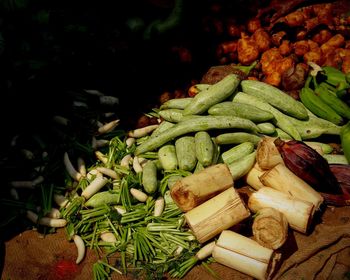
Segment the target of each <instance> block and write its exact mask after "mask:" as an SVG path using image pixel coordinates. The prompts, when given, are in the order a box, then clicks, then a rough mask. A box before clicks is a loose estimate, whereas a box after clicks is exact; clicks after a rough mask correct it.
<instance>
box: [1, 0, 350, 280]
mask: <svg viewBox="0 0 350 280" xmlns="http://www.w3.org/2000/svg"><path fill="white" fill-rule="evenodd" d="M292 2H293V1H292ZM295 2H296V1H295ZM263 12H264V11H263V10H261V11H259V13H260V16H261V13H263ZM279 12H282V11H279ZM332 13H333V6H332V4H317V5H311V6H309V7H304V8H302V9H297V10H296V11H294V12H293V13H291V14H288V13H287V12H286V14H285V15H283V16H281V18H279V19H278V20H274V21H272V19H271V25H269V26H265V27H262V24H263V22H262V21H260V20H261V19H259V18H258V17H257V18H255V19H252V20H251V21H250V22H249V23H248V32H249V33H250V34H251V35H249V34H248V35H247V34H243V33H241V38H240V39H238V40H237V42H231V43H230V44H229V46H230V47H232V49H231V50H230V51H229V52H227V53H225V55H227V54H229V55H230V56H227V57H231V59H232V58H235V59H236V58H237V59H238V61H239V63H240V64H239V65H238V64H236V63H235V64H233V65H226V67H225V68H222V65H218V66H213V67H212V68H210V69H208V72H207V73H205V74H204V75H203V78H202V80H201V81H198V82H196V83H193V84H192V85H191V86H190V87H189V88H188V93H187V95H185V96H183V95H182V96H178V98H170V97H169V96H168V98H166V100H163V101H164V102H162V103H161V104H159V106H157V107H155V108H153V110H152V111H150V112H145V116H144V117H145V118H143V120H146V121H145V122H144V123H143V125H138V126H137V127H125V126H123V120H122V119H118V118H115V115H114V114H113V113H110V112H108V113H105V114H104V118H101V119H103V120H104V121H103V122H102V121H100V120H101V119H100V120H99V119H94V114H93V113H91V114H90V115H88V116H87V117H86V118H81V117H77V119H78V121H79V123H81V121H83V122H89V124H86V126H87V127H88V131H89V134H88V136H86V135H84V136H83V138H80V137H79V135H78V134H76V133H74V132H72V131H74V129H75V128H76V127H74V124H72V120H70V119H68V118H65V117H63V116H59V115H57V116H55V118H54V121H55V123H56V124H57V125H58V126H60V129H58V130H56V131H55V133H56V135H57V137H59V138H60V139H62V141H65V142H64V144H62V146H61V147H60V149H57V150H55V149H51V150H50V151H45V149H46V148H48V147H49V145H46V143H44V142H43V141H42V139H40V137H35V136H34V137H33V138H32V141H33V142H34V145H33V146H36V147H38V148H37V151H35V155H34V153H33V152H32V151H29V150H27V149H23V148H22V149H21V151H20V153H21V155H24V156H26V157H27V159H28V160H32V161H31V165H32V167H33V170H31V173H30V176H28V177H29V178H30V179H29V180H26V179H24V178H23V177H21V178H18V180H17V179H16V180H12V181H10V182H9V186H10V191H11V195H12V198H13V199H12V200H10V199H3V200H2V203H3V204H4V205H9V206H12V207H17V208H16V209H21V210H20V211H22V212H21V214H22V216H25V217H26V218H27V219H28V222H29V223H30V225H32V226H34V227H36V228H37V229H38V230H39V231H40V232H43V233H45V234H49V233H54V232H55V231H56V229H58V228H64V231H65V235H66V239H67V240H65V242H72V243H74V244H75V246H76V260H75V262H76V264H78V265H79V264H81V263H82V262H84V259H85V256H86V254H87V253H88V251H93V252H94V254H95V256H96V262H95V263H94V264H93V265H92V267H91V271H92V277H93V279H109V277H111V276H112V275H116V274H119V275H125V276H127V277H135V278H137V279H139V278H145V279H162V278H163V277H164V276H166V277H168V278H183V277H186V275H187V273H188V272H189V271H190V270H191V269H193V268H194V267H195V266H197V265H201V266H203V267H204V268H205V269H206V270H207V272H208V273H209V274H210V275H212V276H213V277H217V275H216V272H215V270H213V269H212V268H211V267H212V266H211V264H212V263H218V264H221V265H224V266H227V267H229V268H232V269H234V270H237V271H239V272H242V273H244V274H246V275H248V276H250V277H253V278H254V279H273V277H275V275H278V273H279V271H278V270H279V267H280V266H281V262H282V261H283V257H284V255H283V254H284V252H283V250H281V249H283V246H284V245H285V244H286V242H288V240H289V238H290V234H291V233H292V232H293V231H296V232H298V233H300V234H302V235H305V236H307V235H309V234H311V233H312V231H313V228H314V226H315V224H317V223H319V221H318V220H317V218H316V217H320V216H321V217H322V214H323V212H324V209H325V208H326V207H348V206H349V205H350V185H349V182H350V164H349V162H350V155H349V151H350V130H349V125H350V107H349V100H350V98H349V90H350V77H349V73H350V72H349V69H348V68H347V60H348V58H349V57H350V55H349V54H348V45H349V44H348V41H346V39H345V37H343V38H341V37H340V36H343V35H340V34H338V33H337V34H336V35H334V36H331V35H329V34H328V32H329V33H331V31H332V32H338V31H341V30H342V29H341V28H340V27H339V26H342V25H341V24H340V22H342V21H341V18H338V17H332V19H329V16H330V15H331V14H332ZM315 18H317V22H316V20H315ZM325 19H327V20H329V21H330V22H328V21H327V22H326V21H325ZM311 22H312V23H314V24H315V26H321V27H320V31H319V33H317V34H314V29H313V28H314V27H312V28H311V27H310V26H309V25H310V24H311ZM345 23H346V24H347V25H348V24H349V23H348V22H347V21H345V22H344V24H345ZM305 24H306V25H305ZM325 25H328V27H329V28H326V29H324V26H325ZM276 26H281V27H278V28H280V29H281V30H283V29H284V28H285V27H286V26H287V27H291V28H294V27H300V26H305V27H306V30H305V29H301V30H300V29H298V32H299V33H297V34H295V35H296V38H299V39H300V40H299V41H296V42H291V41H290V40H287V39H282V37H283V36H287V35H288V33H287V32H285V31H278V32H277V33H278V35H279V36H281V37H280V38H279V39H280V40H279V41H278V42H280V43H281V44H280V45H279V46H277V45H276V43H275V41H273V40H276V36H277V35H275V34H277V33H274V32H272V31H274V30H276V29H277V27H276ZM347 27H348V26H347ZM268 32H272V33H268ZM269 34H272V35H269ZM310 34H311V35H312V40H311V39H305V40H304V38H307V37H306V36H311V35H310ZM303 36H304V37H303ZM323 36H324V37H323ZM318 40H319V41H318ZM315 42H316V43H315ZM304 43H305V44H306V45H305V46H306V49H307V50H306V49H305V50H304V51H303V52H301V48H302V47H305V46H304ZM235 44H236V45H235ZM271 44H275V45H276V46H273V47H271ZM315 44H318V45H317V46H315ZM224 47H227V45H221V46H220V48H221V51H223V50H225V49H224ZM285 48H286V49H288V48H289V51H286V52H285V53H283V52H282V50H285ZM292 51H293V52H294V53H295V55H296V57H294V56H293V55H292V54H291V53H292ZM298 51H300V52H298ZM301 53H302V54H301ZM221 54H222V53H221ZM234 54H236V55H237V56H235V55H234ZM227 57H225V60H221V62H227V60H226V59H227ZM271 58H273V59H271ZM316 58H317V59H316ZM301 59H302V60H303V61H300V60H301ZM336 59H339V60H337V62H338V63H340V64H341V66H339V65H338V64H337V65H335V63H334V61H335V60H336ZM267 60H269V61H267ZM269 67H270V68H269ZM279 67H281V69H279ZM283 67H285V68H283ZM298 67H301V68H300V69H303V70H302V71H301V72H302V74H301V79H300V80H298V81H297V85H295V84H293V86H292V87H288V86H286V85H287V84H288V83H287V76H286V75H289V74H290V73H289V74H288V73H287V70H288V71H289V70H290V69H293V71H294V73H293V75H294V77H293V78H295V75H299V74H300V73H298V72H297V69H299V68H298ZM282 68H283V69H282ZM276 69H277V70H276ZM300 69H299V70H300ZM286 73H287V74H286ZM290 90H292V91H294V90H297V93H298V94H297V95H296V94H295V92H294V93H291V91H290ZM79 97H80V100H82V99H83V98H82V97H84V98H86V100H89V99H91V100H96V98H98V100H100V105H101V104H103V103H104V102H107V101H106V100H105V99H111V100H112V103H113V97H109V96H105V95H104V94H102V93H101V92H99V91H93V90H86V91H84V92H82V93H80V95H79ZM79 102H81V101H79ZM107 103H109V102H107ZM104 104H105V105H106V103H104ZM75 105H76V108H78V111H79V110H81V112H79V113H83V115H84V114H85V113H86V111H85V107H88V106H85V105H82V104H81V103H76V104H75ZM108 106H113V104H112V105H110V104H108V105H107V107H108ZM109 108H111V107H109ZM74 121H76V120H74ZM74 121H73V122H74ZM91 124H93V125H91ZM139 124H140V123H139ZM89 125H91V126H89ZM83 130H84V128H82V127H81V128H80V132H81V131H83ZM62 132H64V133H62ZM20 139H21V137H19V140H20ZM329 139H331V141H329ZM17 141H18V139H17V138H14V140H13V147H16V146H17V145H18V143H17ZM333 141H334V142H336V143H335V144H334V143H333ZM22 146H25V145H23V144H22ZM62 148H63V151H62ZM42 152H43V153H42ZM40 153H42V154H40ZM39 154H40V159H38V158H39V156H38V155H39ZM33 159H35V160H36V161H35V160H33ZM57 170H58V172H57ZM52 175H53V176H55V177H56V176H59V181H60V182H62V181H64V185H61V186H57V185H54V184H51V185H49V186H47V185H46V182H47V178H49V177H50V176H52ZM22 178H23V179H22ZM62 178H63V180H62ZM38 189H40V197H39V198H33V199H31V200H29V201H28V202H27V201H24V200H23V197H25V196H26V195H28V194H29V196H30V195H31V194H32V193H34V190H38ZM22 192H23V193H22ZM38 205H40V207H38ZM7 222H8V223H9V222H10V221H7ZM243 229H244V230H243ZM247 229H248V230H247ZM279 276H281V275H279Z"/></svg>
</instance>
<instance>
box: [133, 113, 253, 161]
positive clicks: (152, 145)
mask: <svg viewBox="0 0 350 280" xmlns="http://www.w3.org/2000/svg"><path fill="white" fill-rule="evenodd" d="M228 128H230V129H232V128H237V129H239V128H241V129H244V130H251V131H257V129H258V128H257V126H256V125H255V124H254V123H253V122H252V121H250V120H247V119H242V118H238V117H232V116H198V117H196V118H194V119H187V120H184V121H181V122H179V123H177V124H176V125H174V126H173V127H172V128H170V129H168V130H167V131H165V132H163V133H161V134H159V135H157V136H155V137H151V138H149V139H147V140H146V141H144V142H143V143H141V144H140V145H139V146H138V147H136V149H135V155H139V154H142V153H145V152H148V151H152V150H154V149H157V148H159V147H161V146H162V145H164V144H165V143H167V142H169V141H170V140H173V139H175V138H176V137H179V136H182V135H184V134H187V133H190V132H197V131H201V130H210V129H228Z"/></svg>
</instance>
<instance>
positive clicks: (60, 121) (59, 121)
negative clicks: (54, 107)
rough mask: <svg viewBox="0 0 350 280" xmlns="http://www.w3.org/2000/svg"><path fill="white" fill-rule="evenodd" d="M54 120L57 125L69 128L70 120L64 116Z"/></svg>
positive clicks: (56, 117)
mask: <svg viewBox="0 0 350 280" xmlns="http://www.w3.org/2000/svg"><path fill="white" fill-rule="evenodd" d="M52 120H53V121H54V122H55V123H57V124H60V125H63V126H67V125H68V124H69V120H68V119H67V118H65V117H62V116H58V115H56V116H53V118H52Z"/></svg>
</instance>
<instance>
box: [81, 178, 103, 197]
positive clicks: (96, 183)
mask: <svg viewBox="0 0 350 280" xmlns="http://www.w3.org/2000/svg"><path fill="white" fill-rule="evenodd" d="M107 182H108V179H107V178H104V177H99V176H98V177H96V178H95V179H94V180H93V181H92V182H91V183H90V184H89V185H88V186H87V187H86V188H85V189H84V190H83V192H82V193H81V196H83V197H85V199H86V200H88V199H89V198H90V197H91V196H93V195H94V194H95V193H97V192H98V191H99V190H100V189H102V188H103V187H104V185H106V184H107Z"/></svg>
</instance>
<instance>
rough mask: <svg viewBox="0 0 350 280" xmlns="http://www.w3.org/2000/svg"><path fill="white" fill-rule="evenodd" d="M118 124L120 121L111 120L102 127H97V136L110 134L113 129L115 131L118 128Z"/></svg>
mask: <svg viewBox="0 0 350 280" xmlns="http://www.w3.org/2000/svg"><path fill="white" fill-rule="evenodd" d="M119 122H120V120H119V119H117V120H113V121H111V122H109V123H106V124H104V125H103V126H101V127H99V128H98V130H97V132H98V133H99V134H104V133H108V132H111V131H112V130H113V129H115V128H116V127H117V126H118V124H119Z"/></svg>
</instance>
